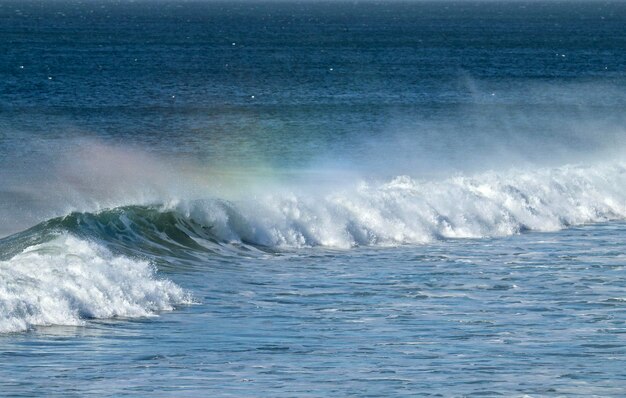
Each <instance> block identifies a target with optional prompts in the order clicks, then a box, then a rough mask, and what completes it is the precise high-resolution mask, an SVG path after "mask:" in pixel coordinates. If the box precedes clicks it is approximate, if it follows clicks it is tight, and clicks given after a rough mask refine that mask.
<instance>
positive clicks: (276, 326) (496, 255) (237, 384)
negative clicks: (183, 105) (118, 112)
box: [0, 223, 626, 396]
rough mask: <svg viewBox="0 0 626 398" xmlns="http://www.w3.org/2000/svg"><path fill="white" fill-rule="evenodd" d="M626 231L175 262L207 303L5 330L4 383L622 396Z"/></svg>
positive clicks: (11, 386)
mask: <svg viewBox="0 0 626 398" xmlns="http://www.w3.org/2000/svg"><path fill="white" fill-rule="evenodd" d="M625 233H626V230H625V226H624V224H622V223H612V224H599V225H593V226H585V227H579V228H572V229H568V230H566V231H564V232H560V233H543V234H525V235H519V236H514V237H510V238H501V239H481V240H470V241H467V240H457V241H450V242H446V243H445V244H434V245H428V246H423V247H417V248H416V247H397V248H390V249H367V248H363V249H357V250H355V251H351V252H349V253H347V252H344V251H334V250H324V249H309V250H303V251H299V252H295V253H294V252H285V253H280V254H260V253H251V254H250V255H241V256H237V258H236V259H233V258H228V257H217V258H210V259H207V260H206V261H203V262H202V265H197V266H195V267H193V268H192V269H184V268H183V269H174V270H168V271H167V272H163V275H164V276H167V278H169V279H171V280H172V281H174V282H176V283H177V284H179V285H181V286H185V288H187V289H188V290H190V291H191V292H192V293H193V295H194V297H195V299H196V301H197V304H193V305H185V306H182V307H179V308H178V309H176V310H175V311H174V312H171V313H167V314H163V315H161V316H160V317H158V318H145V319H143V320H134V321H125V320H116V321H106V320H102V321H89V322H88V323H87V325H86V326H83V327H62V326H56V327H47V328H37V329H36V330H34V331H31V332H29V333H25V334H22V333H19V334H11V335H7V336H4V337H2V340H1V345H0V347H1V349H2V357H3V361H2V365H0V369H1V371H2V374H3V376H4V377H3V379H2V382H1V384H2V390H3V392H4V393H9V394H18V395H19V394H24V395H29V394H30V392H33V391H36V392H38V393H39V394H59V395H60V394H62V393H63V392H64V391H70V392H73V393H75V394H77V395H83V394H88V393H92V394H99V393H106V394H112V395H119V394H146V393H151V394H152V393H154V391H156V392H158V394H161V395H194V394H198V393H202V394H207V395H226V396H229V395H232V396H294V395H296V396H308V395H314V396H325V395H330V394H339V395H359V396H367V395H372V396H380V395H394V394H405V395H412V394H417V395H422V396H428V395H444V396H450V395H468V396H472V395H489V396H490V395H498V394H502V395H508V396H510V395H513V396H517V395H520V396H521V395H523V394H528V395H531V396H544V395H566V396H590V395H594V394H595V395H599V396H620V395H621V394H622V393H623V388H622V387H623V381H624V378H625V377H626V373H625V371H624V369H625V367H624V364H625V360H626V352H625V349H624V347H625V345H624V343H625V341H624V336H625V335H624V333H625V330H626V328H625V324H624V321H625V319H626V314H625V313H624V301H625V300H626V297H625V296H624V289H625V288H626V278H625V273H624V254H623V253H624V236H625ZM24 374H28V375H29V377H28V378H27V379H25V378H24V377H23V376H24Z"/></svg>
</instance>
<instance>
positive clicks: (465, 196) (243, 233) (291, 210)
mask: <svg viewBox="0 0 626 398" xmlns="http://www.w3.org/2000/svg"><path fill="white" fill-rule="evenodd" d="M170 207H174V208H176V209H177V210H178V211H181V212H183V213H184V214H185V215H186V216H188V217H191V218H192V219H194V220H196V221H199V222H201V223H203V224H205V225H210V226H212V231H213V232H214V233H215V234H216V235H217V236H218V237H219V238H221V239H223V240H225V241H240V240H242V241H247V242H252V243H256V244H260V245H266V246H271V247H301V246H320V245H321V246H329V247H346V248H347V247H352V246H355V245H397V244H405V243H428V242H431V241H433V240H435V239H440V238H480V237H492V236H506V235H511V234H516V233H519V232H520V231H523V230H535V231H555V230H559V229H561V228H564V227H567V226H569V225H578V224H584V223H591V222H601V221H606V220H611V219H624V218H626V167H625V166H624V165H623V164H605V165H595V166H573V165H569V166H563V167H558V168H551V169H537V170H531V171H528V170H526V171H524V170H516V171H509V172H488V173H483V174H478V175H474V176H456V177H452V178H448V179H444V180H439V181H428V180H417V179H413V178H410V177H407V176H399V177H396V178H393V179H391V180H388V181H384V182H378V183H377V182H363V181H361V182H358V183H352V184H349V185H346V187H345V188H344V189H340V190H334V191H331V192H328V191H327V192H325V193H320V189H317V190H315V189H309V190H306V189H299V190H288V189H286V188H284V187H283V188H281V187H266V188H265V193H255V195H250V198H249V199H242V200H237V201H233V202H230V203H229V204H228V203H227V204H225V203H224V202H220V201H203V202H197V201H193V202H185V201H181V202H178V203H176V204H175V205H173V206H170Z"/></svg>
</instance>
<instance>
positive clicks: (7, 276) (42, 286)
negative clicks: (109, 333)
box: [0, 234, 190, 333]
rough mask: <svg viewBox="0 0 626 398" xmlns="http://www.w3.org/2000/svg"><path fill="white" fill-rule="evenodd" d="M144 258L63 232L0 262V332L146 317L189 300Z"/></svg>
mask: <svg viewBox="0 0 626 398" xmlns="http://www.w3.org/2000/svg"><path fill="white" fill-rule="evenodd" d="M189 302H190V298H189V296H188V295H187V294H186V293H185V292H184V291H183V290H182V289H181V288H180V287H178V286H177V285H175V284H174V283H172V282H170V281H168V280H164V279H157V278H156V276H155V269H154V267H153V266H151V265H150V263H149V262H147V261H140V260H133V259H130V258H127V257H124V256H116V255H114V254H112V253H111V252H110V251H109V250H108V249H106V248H104V247H102V246H101V245H98V244H95V243H93V242H88V241H85V240H81V239H79V238H77V237H75V236H72V235H70V234H62V235H59V236H57V237H56V238H54V239H52V240H50V241H48V242H46V243H42V244H36V245H33V246H30V247H28V248H27V249H25V250H24V251H22V252H21V253H19V254H17V255H15V256H13V257H12V258H11V259H10V260H7V261H0V333H10V332H20V331H26V330H29V329H31V328H33V327H36V326H46V325H82V324H83V323H84V321H85V320H86V319H93V318H113V317H124V318H126V317H127V318H134V317H146V316H150V315H154V314H155V313H156V312H157V311H165V310H172V309H173V308H174V306H176V305H178V304H184V303H189Z"/></svg>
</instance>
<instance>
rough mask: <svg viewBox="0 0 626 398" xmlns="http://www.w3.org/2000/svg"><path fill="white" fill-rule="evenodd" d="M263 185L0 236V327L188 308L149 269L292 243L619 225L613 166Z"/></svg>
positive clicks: (343, 244)
mask: <svg viewBox="0 0 626 398" xmlns="http://www.w3.org/2000/svg"><path fill="white" fill-rule="evenodd" d="M274 188H275V187H274ZM274 188H272V187H268V188H267V189H266V191H265V193H264V194H262V195H259V194H257V195H250V196H249V197H248V198H240V199H237V200H225V199H220V198H207V199H203V200H176V201H169V202H168V203H161V204H154V205H149V206H147V205H142V206H139V205H129V206H123V207H117V208H113V209H109V210H103V211H100V212H95V213H90V212H76V213H71V214H69V215H67V216H64V217H60V218H54V219H51V220H48V221H45V222H43V223H41V224H39V225H37V226H35V227H33V228H31V229H29V230H26V231H24V232H21V233H18V234H15V235H12V236H9V237H7V238H4V239H2V240H0V332H15V331H23V330H28V329H30V328H33V327H36V326H38V325H52V324H62V325H80V324H82V323H83V322H84V321H85V320H86V319H92V318H111V317H144V316H150V315H152V314H155V313H157V312H159V311H163V310H171V309H172V308H174V307H175V306H176V305H179V304H184V303H188V302H189V301H190V298H189V296H188V295H187V294H186V293H185V292H184V291H183V290H182V289H181V288H180V287H178V286H177V285H176V284H174V283H172V282H170V281H168V280H165V279H160V278H159V277H158V276H157V275H156V273H155V265H156V266H158V267H159V269H161V268H162V267H167V266H168V264H176V266H177V267H180V266H181V264H183V265H184V264H185V263H186V262H187V263H192V264H201V263H202V262H201V261H198V260H202V259H206V258H207V256H241V255H250V254H251V253H252V254H254V253H261V254H265V253H267V252H275V251H280V250H297V249H298V248H301V247H315V246H323V247H333V248H351V247H355V246H365V245H373V246H377V245H379V246H390V245H391V246H393V245H402V244H428V243H429V242H433V241H436V240H445V239H462V238H482V237H497V236H507V235H511V234H517V233H522V232H526V231H555V230H559V229H562V228H566V227H568V226H571V225H579V224H584V223H594V222H604V221H610V220H617V219H624V218H626V166H625V165H623V164H620V163H613V164H605V165H601V166H598V165H596V166H593V167H592V166H572V165H570V166H563V167H558V168H551V169H536V170H532V171H521V170H517V171H510V172H500V173H498V172H489V173H483V174H479V175H474V176H456V177H451V178H447V179H442V180H439V181H432V180H419V179H414V178H410V177H407V176H400V177H396V178H393V179H390V180H387V181H382V182H372V181H370V182H365V181H360V182H354V183H352V184H347V185H345V186H343V187H342V188H340V189H334V190H328V189H324V190H321V189H320V190H316V189H315V188H311V187H309V188H307V189H305V188H302V187H300V188H298V189H292V190H290V189H287V188H285V187H283V188H281V189H274ZM153 264H155V265H153Z"/></svg>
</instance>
